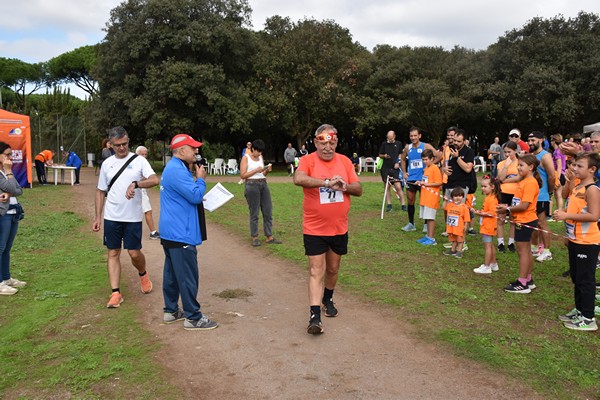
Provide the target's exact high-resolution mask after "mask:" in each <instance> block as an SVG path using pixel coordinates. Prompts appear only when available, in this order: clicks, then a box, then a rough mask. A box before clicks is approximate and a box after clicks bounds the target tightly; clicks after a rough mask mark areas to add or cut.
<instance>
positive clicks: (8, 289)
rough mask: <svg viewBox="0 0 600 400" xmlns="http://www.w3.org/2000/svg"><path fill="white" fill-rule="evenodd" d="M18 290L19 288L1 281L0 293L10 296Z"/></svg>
mask: <svg viewBox="0 0 600 400" xmlns="http://www.w3.org/2000/svg"><path fill="white" fill-rule="evenodd" d="M18 291H19V290H18V289H15V288H14V287H10V286H8V285H7V284H5V283H4V282H0V295H3V296H10V295H13V294H15V293H17V292H18Z"/></svg>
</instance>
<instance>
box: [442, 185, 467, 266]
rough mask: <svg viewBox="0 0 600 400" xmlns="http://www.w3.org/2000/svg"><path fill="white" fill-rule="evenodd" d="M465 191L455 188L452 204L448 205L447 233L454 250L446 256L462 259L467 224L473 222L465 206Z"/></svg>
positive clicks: (451, 249) (447, 252)
mask: <svg viewBox="0 0 600 400" xmlns="http://www.w3.org/2000/svg"><path fill="white" fill-rule="evenodd" d="M464 196H465V194H464V189H463V188H461V187H460V186H457V187H455V188H454V189H453V190H452V192H451V193H450V197H451V198H452V202H448V204H447V205H446V214H447V217H446V233H448V240H450V242H451V243H452V248H450V249H448V250H445V251H444V253H443V254H444V255H447V256H454V257H456V258H462V249H463V243H464V242H465V223H468V222H469V221H471V215H470V212H469V207H468V206H467V205H466V204H463V198H464Z"/></svg>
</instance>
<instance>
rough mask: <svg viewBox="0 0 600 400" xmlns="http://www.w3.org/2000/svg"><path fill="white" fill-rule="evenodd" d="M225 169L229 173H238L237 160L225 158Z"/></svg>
mask: <svg viewBox="0 0 600 400" xmlns="http://www.w3.org/2000/svg"><path fill="white" fill-rule="evenodd" d="M225 171H226V172H227V173H228V174H231V175H234V174H237V173H239V171H238V164H237V160H236V159H235V158H230V159H229V160H227V167H226V169H225Z"/></svg>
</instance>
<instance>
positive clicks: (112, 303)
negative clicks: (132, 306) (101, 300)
mask: <svg viewBox="0 0 600 400" xmlns="http://www.w3.org/2000/svg"><path fill="white" fill-rule="evenodd" d="M122 302H123V296H122V295H121V293H119V292H113V294H111V295H110V299H109V300H108V304H106V308H117V307H119V306H120V305H121V303H122Z"/></svg>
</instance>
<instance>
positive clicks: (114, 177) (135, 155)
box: [104, 154, 138, 197]
mask: <svg viewBox="0 0 600 400" xmlns="http://www.w3.org/2000/svg"><path fill="white" fill-rule="evenodd" d="M137 156H138V155H137V154H134V155H133V156H131V157H130V158H129V160H127V161H126V162H125V164H123V166H122V167H121V169H120V170H119V172H117V174H116V175H115V176H113V178H112V179H111V180H110V183H109V184H108V188H107V189H106V192H105V193H104V197H106V196H108V192H110V189H111V188H112V186H113V184H114V183H115V182H116V181H117V179H119V176H121V174H122V173H123V171H125V168H127V166H128V165H129V164H131V162H132V161H133V160H135V159H136V158H137Z"/></svg>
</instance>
